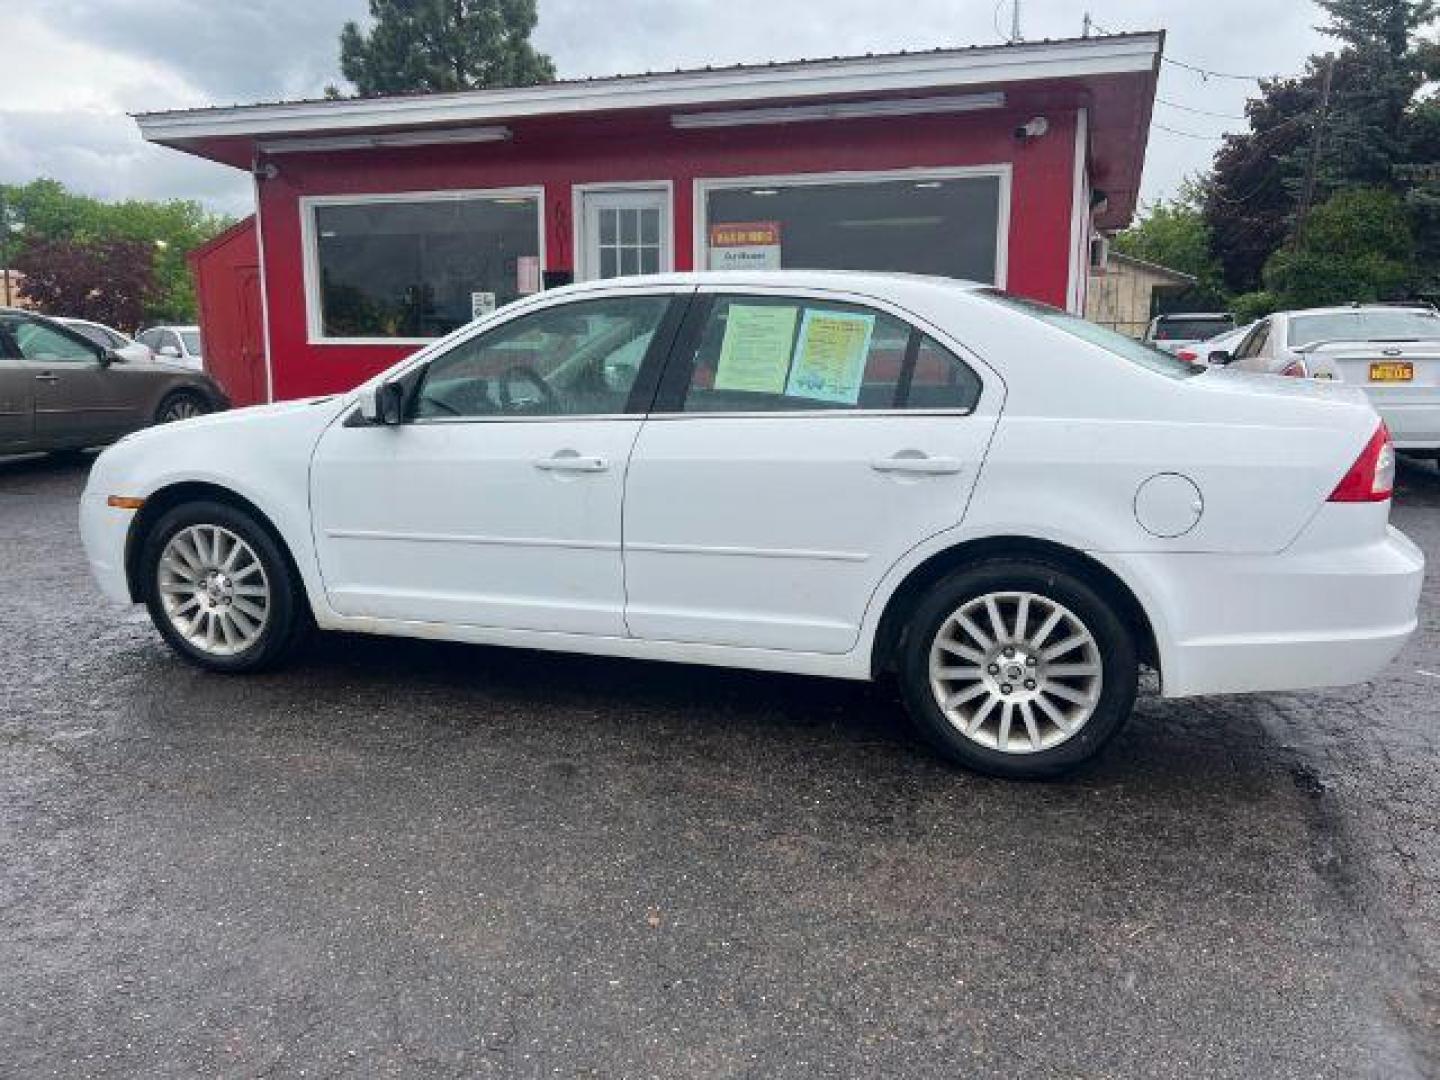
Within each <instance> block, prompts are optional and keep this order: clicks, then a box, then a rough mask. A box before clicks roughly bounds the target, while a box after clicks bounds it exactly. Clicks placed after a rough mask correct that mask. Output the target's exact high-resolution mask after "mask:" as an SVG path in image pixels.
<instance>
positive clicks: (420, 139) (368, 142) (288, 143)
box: [260, 127, 510, 154]
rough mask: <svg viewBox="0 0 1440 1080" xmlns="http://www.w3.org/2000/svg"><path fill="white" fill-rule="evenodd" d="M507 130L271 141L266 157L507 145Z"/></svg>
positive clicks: (266, 144)
mask: <svg viewBox="0 0 1440 1080" xmlns="http://www.w3.org/2000/svg"><path fill="white" fill-rule="evenodd" d="M509 138H510V129H509V128H507V127H469V128H432V129H430V130H420V131H382V132H377V133H375V134H374V135H317V136H315V137H313V138H305V139H267V140H265V141H262V142H261V143H260V151H261V153H265V154H300V153H306V152H308V151H314V150H374V149H376V148H380V147H392V146H441V145H445V144H447V143H487V142H504V141H505V140H507V139H509Z"/></svg>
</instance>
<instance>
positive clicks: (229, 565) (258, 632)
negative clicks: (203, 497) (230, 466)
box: [140, 502, 309, 672]
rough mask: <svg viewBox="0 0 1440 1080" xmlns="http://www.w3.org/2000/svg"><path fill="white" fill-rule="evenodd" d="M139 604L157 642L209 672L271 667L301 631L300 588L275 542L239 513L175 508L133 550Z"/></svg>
mask: <svg viewBox="0 0 1440 1080" xmlns="http://www.w3.org/2000/svg"><path fill="white" fill-rule="evenodd" d="M140 566H141V573H142V574H143V575H144V577H143V579H142V580H143V581H144V583H145V603H146V607H147V608H148V609H149V611H150V618H151V620H152V621H153V622H154V623H155V627H156V629H158V630H159V631H160V634H161V636H162V637H164V638H165V640H166V642H167V643H169V645H170V647H171V648H173V649H174V650H175V651H176V652H177V653H179V654H180V655H181V656H182V657H184V658H185V659H186V660H189V661H190V662H191V663H193V664H197V665H199V666H200V667H203V668H206V669H209V670H211V671H224V672H246V671H259V670H261V669H263V668H267V667H273V666H275V665H277V664H279V663H280V662H282V661H283V660H284V659H286V657H287V656H289V655H290V653H291V652H292V651H293V650H294V649H295V647H296V646H297V644H298V643H299V641H300V639H301V638H302V637H303V635H304V633H305V631H306V630H307V629H308V626H309V618H308V609H307V608H306V606H305V603H306V602H305V599H304V595H303V592H302V591H301V587H300V582H299V581H298V579H297V577H296V575H295V572H294V571H293V570H292V569H291V567H290V563H289V561H288V560H287V559H286V558H285V555H284V552H282V551H281V549H280V546H279V544H278V543H277V542H276V541H275V539H274V538H273V537H272V536H271V535H270V533H269V532H268V531H267V530H266V529H264V528H263V527H261V525H260V524H259V523H258V522H256V521H255V520H254V519H253V518H252V517H251V516H250V515H249V514H247V513H245V512H244V511H243V510H240V509H237V508H236V507H233V506H228V505H226V504H224V503H216V502H195V503H186V504H183V505H181V506H177V507H176V508H174V509H173V510H170V511H168V512H167V513H166V514H165V515H164V516H163V517H161V519H160V520H159V521H158V522H156V524H155V527H154V528H153V529H151V531H150V533H149V535H148V536H147V537H146V538H145V542H144V547H143V548H142V551H141V563H140Z"/></svg>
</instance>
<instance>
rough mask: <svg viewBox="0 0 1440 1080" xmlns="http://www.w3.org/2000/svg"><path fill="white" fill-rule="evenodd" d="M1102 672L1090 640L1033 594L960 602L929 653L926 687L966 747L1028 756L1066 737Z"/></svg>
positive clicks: (1096, 691)
mask: <svg viewBox="0 0 1440 1080" xmlns="http://www.w3.org/2000/svg"><path fill="white" fill-rule="evenodd" d="M1103 679H1104V665H1103V662H1102V659H1101V656H1100V647H1099V645H1098V644H1096V641H1095V637H1094V635H1093V634H1092V633H1091V632H1090V630H1089V629H1088V628H1087V627H1086V626H1085V624H1084V623H1083V622H1082V621H1081V620H1080V618H1079V617H1078V616H1077V615H1075V613H1074V612H1072V611H1070V610H1069V609H1068V608H1066V607H1064V606H1062V605H1060V604H1057V603H1056V602H1055V601H1053V600H1050V599H1047V598H1046V597H1044V596H1040V595H1038V594H1036V593H1030V592H994V593H986V594H985V595H983V596H978V597H975V598H974V599H973V600H969V601H966V603H965V604H963V605H962V606H961V607H960V608H959V609H957V610H956V611H955V612H954V613H952V614H951V615H950V616H949V617H948V618H947V619H946V620H945V621H944V622H943V623H942V624H941V626H940V629H939V631H938V632H937V633H936V635H935V640H934V642H933V643H932V645H931V648H930V687H931V690H932V691H933V693H934V695H935V702H936V704H937V705H938V706H939V707H940V712H941V713H942V714H943V715H944V717H945V719H946V721H947V722H948V723H949V724H950V725H951V726H953V727H954V728H955V729H956V730H957V731H959V732H960V733H961V734H962V735H964V736H965V737H966V738H967V739H970V740H971V741H972V742H975V743H977V744H979V745H980V746H983V747H986V748H987V749H989V750H997V751H999V752H1001V753H1005V754H1033V753H1038V752H1040V751H1042V750H1049V749H1051V748H1052V747H1055V746H1059V745H1060V744H1061V743H1063V742H1065V741H1066V740H1068V739H1070V738H1072V737H1073V736H1074V735H1075V734H1076V733H1077V732H1079V731H1080V729H1081V728H1083V727H1084V726H1085V724H1086V723H1087V722H1088V721H1089V719H1090V717H1091V716H1092V715H1094V712H1095V708H1096V706H1097V705H1098V704H1099V702H1100V691H1101V687H1102V685H1103Z"/></svg>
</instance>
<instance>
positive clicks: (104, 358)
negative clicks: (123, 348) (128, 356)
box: [100, 349, 125, 367]
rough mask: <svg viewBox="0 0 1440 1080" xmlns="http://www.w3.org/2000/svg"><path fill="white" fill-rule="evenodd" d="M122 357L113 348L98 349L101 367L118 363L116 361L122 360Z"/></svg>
mask: <svg viewBox="0 0 1440 1080" xmlns="http://www.w3.org/2000/svg"><path fill="white" fill-rule="evenodd" d="M124 359H125V358H124V357H123V356H121V355H120V354H119V353H117V352H116V351H115V350H114V349H101V350H100V366H101V367H109V366H110V365H111V364H118V363H120V362H122V361H123V360H124Z"/></svg>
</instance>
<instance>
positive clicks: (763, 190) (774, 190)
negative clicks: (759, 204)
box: [750, 187, 780, 195]
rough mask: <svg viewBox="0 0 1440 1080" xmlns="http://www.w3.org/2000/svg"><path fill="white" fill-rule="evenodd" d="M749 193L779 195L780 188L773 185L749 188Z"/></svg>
mask: <svg viewBox="0 0 1440 1080" xmlns="http://www.w3.org/2000/svg"><path fill="white" fill-rule="evenodd" d="M750 194H751V195H779V194H780V189H779V188H773V187H757V188H752V189H751V190H750Z"/></svg>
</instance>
